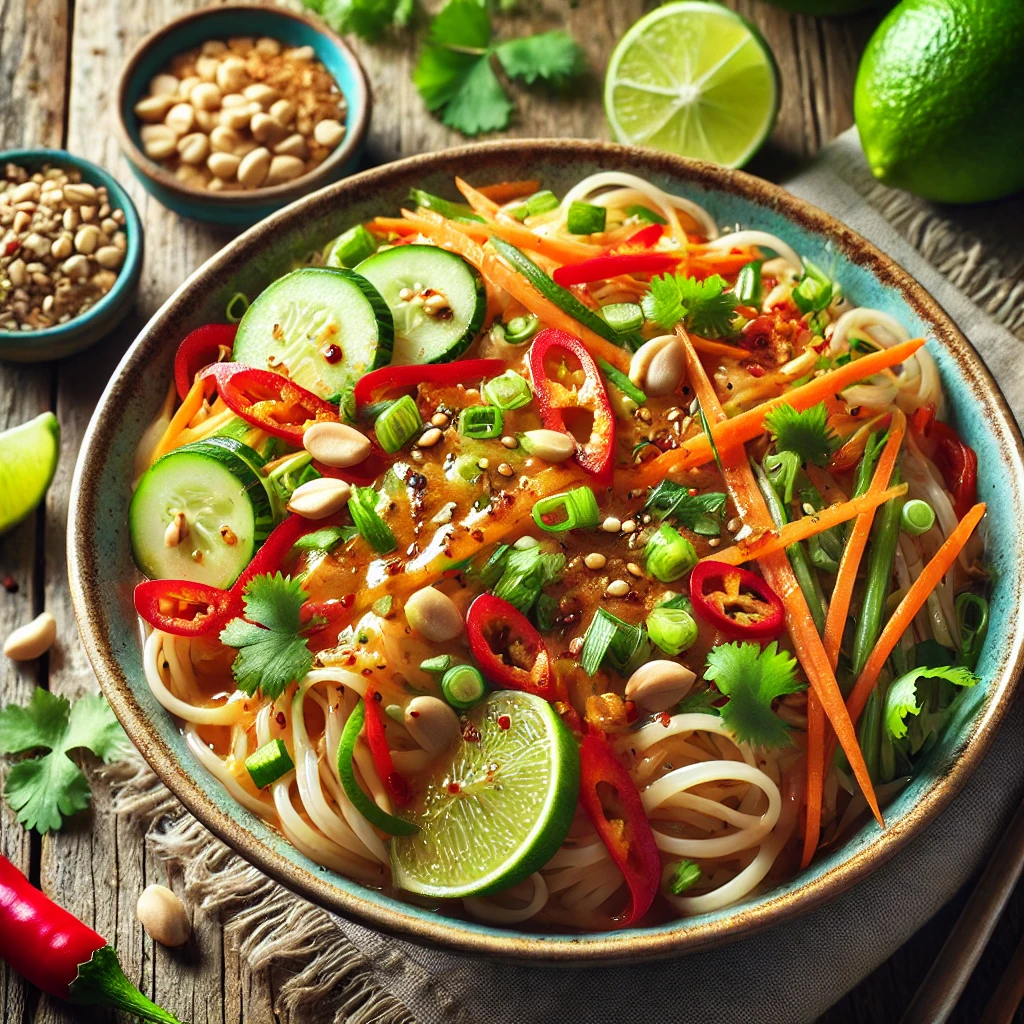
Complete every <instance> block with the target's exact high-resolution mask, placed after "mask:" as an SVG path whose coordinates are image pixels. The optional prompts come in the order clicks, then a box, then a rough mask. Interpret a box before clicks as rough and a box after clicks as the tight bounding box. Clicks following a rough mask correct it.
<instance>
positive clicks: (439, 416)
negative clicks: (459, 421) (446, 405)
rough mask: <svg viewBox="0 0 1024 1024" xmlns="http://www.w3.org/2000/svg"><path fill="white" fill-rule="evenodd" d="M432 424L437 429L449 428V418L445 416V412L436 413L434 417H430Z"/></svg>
mask: <svg viewBox="0 0 1024 1024" xmlns="http://www.w3.org/2000/svg"><path fill="white" fill-rule="evenodd" d="M430 422H431V424H432V425H433V426H435V427H447V426H448V417H447V416H445V414H444V413H443V412H435V413H434V415H433V416H431V417H430Z"/></svg>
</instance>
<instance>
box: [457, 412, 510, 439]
mask: <svg viewBox="0 0 1024 1024" xmlns="http://www.w3.org/2000/svg"><path fill="white" fill-rule="evenodd" d="M504 425H505V416H504V414H503V413H502V411H501V409H499V408H498V407H497V406H496V405H470V406H468V407H467V408H465V409H463V410H462V413H461V414H460V415H459V433H460V434H461V435H462V436H463V437H472V438H476V439H477V440H479V441H483V440H486V439H487V438H490V437H501V431H502V428H503V427H504Z"/></svg>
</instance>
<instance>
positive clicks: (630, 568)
mask: <svg viewBox="0 0 1024 1024" xmlns="http://www.w3.org/2000/svg"><path fill="white" fill-rule="evenodd" d="M626 572H628V573H629V575H630V576H636V577H637V578H638V579H639V578H640V577H641V576H643V574H644V571H643V569H641V568H640V566H639V565H637V564H636V562H627V563H626Z"/></svg>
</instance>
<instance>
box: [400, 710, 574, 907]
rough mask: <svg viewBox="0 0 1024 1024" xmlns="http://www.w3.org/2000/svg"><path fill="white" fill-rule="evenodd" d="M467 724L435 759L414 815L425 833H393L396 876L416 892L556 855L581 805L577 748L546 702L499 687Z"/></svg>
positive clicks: (441, 893)
mask: <svg viewBox="0 0 1024 1024" xmlns="http://www.w3.org/2000/svg"><path fill="white" fill-rule="evenodd" d="M462 723H463V729H462V734H463V737H464V738H463V739H462V740H460V741H459V743H458V746H457V747H455V748H454V749H453V750H452V751H451V753H450V754H449V755H448V756H446V757H444V758H442V759H441V760H439V761H438V762H437V763H436V764H435V765H434V768H433V770H432V771H431V773H430V775H429V778H428V781H427V786H426V790H425V792H424V793H423V794H422V795H421V797H420V798H419V799H418V800H417V802H416V805H415V807H414V810H413V813H412V815H411V816H410V817H411V820H412V821H415V823H416V824H417V825H419V827H420V830H419V832H416V833H415V834H414V835H411V836H398V837H396V838H395V839H393V840H392V841H391V869H392V872H393V874H394V880H395V884H396V885H398V886H401V888H403V889H406V890H407V891H409V892H417V893H423V894H424V895H426V896H435V897H458V896H480V895H482V894H485V893H489V892H498V891H500V890H502V889H507V888H509V887H510V886H513V885H516V884H517V883H518V882H521V881H522V880H523V879H524V878H526V877H527V876H529V875H530V874H532V873H533V872H534V871H536V870H538V868H540V867H541V866H542V865H544V864H545V863H547V861H548V860H550V859H551V857H552V855H553V854H554V853H555V851H556V850H557V849H558V848H559V846H561V845H562V842H563V841H564V840H565V837H566V835H567V834H568V832H569V826H570V824H571V823H572V819H573V814H574V813H575V811H576V797H577V794H578V792H579V782H580V758H579V752H578V751H577V748H576V741H575V740H574V739H573V736H572V734H571V733H570V732H569V730H568V729H567V728H566V727H565V725H564V724H563V723H562V720H561V719H560V718H559V717H558V715H556V714H555V711H554V709H553V708H552V707H551V705H550V704H548V703H547V701H544V700H542V699H541V698H540V697H535V696H534V695H533V694H528V693H518V692H515V691H512V690H501V691H500V692H498V693H494V694H491V696H490V697H489V698H488V699H487V700H486V701H484V703H483V704H480V705H478V706H477V707H475V708H474V709H473V710H472V711H468V712H466V714H465V715H464V716H463V719H462ZM407 816H408V815H407Z"/></svg>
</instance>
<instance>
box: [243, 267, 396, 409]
mask: <svg viewBox="0 0 1024 1024" xmlns="http://www.w3.org/2000/svg"><path fill="white" fill-rule="evenodd" d="M393 339H394V325H393V322H392V319H391V313H390V312H389V310H388V307H387V303H385V301H384V300H383V299H382V298H381V297H380V295H379V294H378V293H377V291H376V290H375V289H374V287H373V285H372V284H370V282H369V281H367V280H366V279H365V278H364V277H361V276H360V275H358V274H354V273H352V271H350V270H342V269H334V268H328V267H304V268H303V269H301V270H293V271H292V272H291V273H290V274H286V275H285V276H284V277H282V278H281V279H280V280H279V281H275V282H274V283H273V284H272V285H271V286H270V287H269V288H267V289H265V290H264V291H263V292H261V293H260V294H259V296H257V298H256V301H255V302H253V304H252V305H251V306H250V307H249V309H248V310H247V311H246V314H245V316H243V317H242V322H241V323H240V324H239V325H238V334H237V335H236V336H235V347H234V352H233V353H232V356H233V358H234V359H235V361H236V362H239V363H246V364H247V365H249V366H256V367H258V368H259V369H261V370H274V369H283V370H285V371H286V372H287V374H288V376H289V378H291V380H293V381H295V383H296V384H298V385H300V386H301V387H304V388H306V389H307V390H308V391H312V392H313V394H315V395H319V396H320V397H321V398H327V399H334V400H337V399H338V396H340V395H343V394H344V393H345V392H346V391H348V390H349V389H350V388H352V387H354V386H355V383H356V381H357V380H359V378H360V377H363V376H365V375H366V374H367V373H369V372H370V371H371V370H376V369H378V368H379V367H381V366H386V365H387V364H388V362H390V360H391V345H392V341H393Z"/></svg>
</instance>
